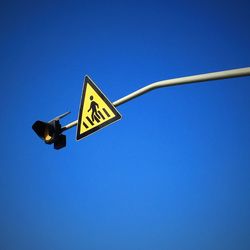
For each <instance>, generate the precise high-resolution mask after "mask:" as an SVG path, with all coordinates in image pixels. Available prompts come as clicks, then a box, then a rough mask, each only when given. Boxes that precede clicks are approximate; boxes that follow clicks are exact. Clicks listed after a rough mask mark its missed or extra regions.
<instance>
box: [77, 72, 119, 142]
mask: <svg viewBox="0 0 250 250" xmlns="http://www.w3.org/2000/svg"><path fill="white" fill-rule="evenodd" d="M119 119H121V115H120V114H119V112H118V111H117V109H116V108H115V107H114V105H113V104H112V103H111V102H110V101H109V100H108V99H107V97H106V96H105V95H104V94H103V93H102V92H101V90H100V89H99V88H98V87H97V86H96V85H95V84H94V82H93V81H92V80H91V79H90V78H89V77H88V76H86V77H85V80H84V86H83V91H82V98H81V103H80V111H79V114H78V123H77V135H76V139H77V140H80V139H82V138H83V137H86V136H87V135H90V134H92V133H94V132H95V131H97V130H99V129H101V128H103V127H105V126H107V125H109V124H111V123H113V122H115V121H117V120H119Z"/></svg>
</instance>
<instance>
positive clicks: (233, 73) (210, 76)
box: [62, 67, 250, 131]
mask: <svg viewBox="0 0 250 250" xmlns="http://www.w3.org/2000/svg"><path fill="white" fill-rule="evenodd" d="M242 76H250V67H247V68H240V69H232V70H224V71H219V72H213V73H207V74H200V75H194V76H186V77H180V78H174V79H170V80H164V81H159V82H155V83H151V84H149V85H147V86H145V87H143V88H141V89H139V90H137V91H135V92H133V93H131V94H129V95H127V96H125V97H123V98H121V99H119V100H117V101H115V102H113V105H114V106H116V107H117V106H119V105H122V104H123V103H126V102H128V101H130V100H132V99H134V98H136V97H138V96H140V95H143V94H145V93H147V92H149V91H151V90H154V89H158V88H163V87H170V86H175V85H182V84H189V83H196V82H204V81H212V80H220V79H226V78H234V77H242ZM77 122H78V120H76V121H73V122H71V123H69V124H67V125H66V126H64V127H62V131H65V130H68V129H70V128H72V127H74V126H76V125H77Z"/></svg>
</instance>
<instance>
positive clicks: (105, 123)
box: [76, 75, 122, 141]
mask: <svg viewBox="0 0 250 250" xmlns="http://www.w3.org/2000/svg"><path fill="white" fill-rule="evenodd" d="M87 84H90V85H91V87H92V88H93V89H94V90H95V91H96V92H97V94H98V95H99V96H100V97H101V98H102V100H103V101H104V102H105V103H106V104H107V106H108V107H109V108H110V109H111V110H112V112H113V113H114V114H115V117H113V118H111V119H109V120H107V121H106V122H104V123H102V124H100V125H99V126H96V127H94V128H92V129H90V130H88V131H86V132H84V133H82V134H80V125H79V124H81V123H82V112H83V102H84V99H85V94H86V86H87ZM121 118H122V116H121V114H120V113H119V112H118V110H117V109H116V108H115V106H114V105H113V104H112V103H111V102H110V101H109V100H108V98H107V97H106V96H105V95H104V94H103V93H102V91H101V90H100V89H99V88H98V87H97V86H96V85H95V83H94V82H93V81H92V80H91V79H90V77H89V76H87V75H86V76H85V79H84V86H83V90H82V96H81V103H80V111H79V113H78V122H77V134H76V140H77V141H78V140H80V139H82V138H84V137H86V136H88V135H90V134H92V133H94V132H96V131H97V130H99V129H101V128H103V127H105V126H107V125H109V124H111V123H113V122H115V121H117V120H120V119H121Z"/></svg>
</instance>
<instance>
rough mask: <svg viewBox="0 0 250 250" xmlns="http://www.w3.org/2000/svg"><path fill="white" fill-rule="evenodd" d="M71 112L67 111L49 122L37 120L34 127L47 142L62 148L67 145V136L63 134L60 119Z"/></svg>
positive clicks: (56, 147)
mask: <svg viewBox="0 0 250 250" xmlns="http://www.w3.org/2000/svg"><path fill="white" fill-rule="evenodd" d="M69 113H70V112H66V113H64V114H62V115H60V116H58V117H56V118H54V119H53V120H51V121H49V122H43V121H36V122H35V123H34V124H33V125H32V129H33V130H34V131H35V133H36V134H37V135H38V136H39V137H40V138H41V139H42V140H43V141H44V142H45V143H46V144H54V149H61V148H63V147H65V146H66V136H65V135H63V134H62V132H63V131H62V126H61V124H60V119H61V118H63V117H64V116H66V115H68V114H69Z"/></svg>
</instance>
